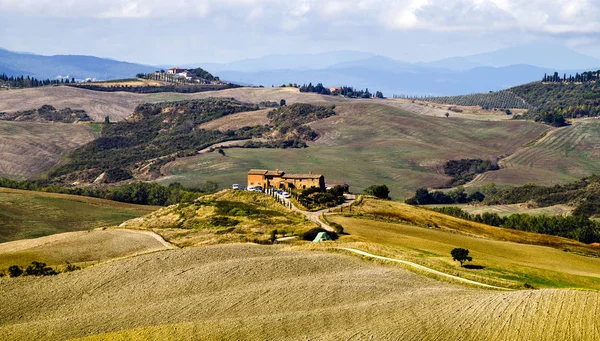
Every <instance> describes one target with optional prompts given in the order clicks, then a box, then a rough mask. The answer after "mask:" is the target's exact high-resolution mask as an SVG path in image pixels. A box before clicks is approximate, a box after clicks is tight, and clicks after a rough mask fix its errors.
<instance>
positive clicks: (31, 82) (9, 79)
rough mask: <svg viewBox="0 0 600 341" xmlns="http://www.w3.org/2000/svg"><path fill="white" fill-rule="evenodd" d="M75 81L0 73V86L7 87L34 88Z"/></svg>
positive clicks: (73, 80)
mask: <svg viewBox="0 0 600 341" xmlns="http://www.w3.org/2000/svg"><path fill="white" fill-rule="evenodd" d="M71 83H75V78H71V80H69V79H68V78H60V79H37V78H34V77H30V76H16V77H15V76H7V75H6V74H4V73H3V74H2V75H0V86H4V87H8V88H36V87H40V86H46V85H61V84H71Z"/></svg>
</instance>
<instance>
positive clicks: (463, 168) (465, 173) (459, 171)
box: [444, 159, 500, 187]
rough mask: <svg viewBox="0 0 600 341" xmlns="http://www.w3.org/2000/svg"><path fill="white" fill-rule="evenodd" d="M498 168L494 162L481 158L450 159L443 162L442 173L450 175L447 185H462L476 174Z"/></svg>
mask: <svg viewBox="0 0 600 341" xmlns="http://www.w3.org/2000/svg"><path fill="white" fill-rule="evenodd" d="M498 169H500V167H498V164H497V163H496V162H494V161H490V160H482V159H460V160H450V161H448V162H446V163H445V164H444V174H446V175H448V176H451V177H452V180H450V182H449V183H448V186H449V187H454V186H459V185H464V184H466V183H467V182H469V181H471V180H473V178H475V175H477V174H481V173H485V172H487V171H494V170H498Z"/></svg>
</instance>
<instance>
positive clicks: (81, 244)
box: [0, 230, 166, 270]
mask: <svg viewBox="0 0 600 341" xmlns="http://www.w3.org/2000/svg"><path fill="white" fill-rule="evenodd" d="M164 249H166V247H165V245H163V244H162V243H161V242H160V241H158V240H157V239H156V238H155V237H153V236H152V235H151V234H149V233H147V232H138V231H130V230H93V231H80V232H68V233H61V234H55V235H52V236H47V237H41V238H36V239H24V240H18V241H14V242H8V243H2V244H0V270H6V269H7V268H8V267H9V266H11V265H19V266H23V267H26V266H27V265H29V264H31V262H33V261H38V262H43V263H46V264H48V265H49V266H52V267H54V268H59V269H60V268H62V267H64V266H65V262H70V263H71V264H79V265H84V266H85V265H89V264H90V263H97V262H103V261H106V260H109V259H114V258H120V257H127V256H132V255H135V254H139V253H145V252H152V251H157V250H164Z"/></svg>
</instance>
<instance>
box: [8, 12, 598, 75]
mask: <svg viewBox="0 0 600 341" xmlns="http://www.w3.org/2000/svg"><path fill="white" fill-rule="evenodd" d="M0 22H1V23H2V29H1V30H0V47H3V48H7V49H9V50H16V51H27V52H33V53H39V54H47V55H50V54H86V55H96V56H102V57H110V58H114V59H119V60H127V61H133V62H141V63H148V64H185V63H194V62H227V61H233V60H239V59H245V58H251V57H258V56H263V55H268V54H287V53H300V52H311V53H316V52H325V51H332V50H358V51H369V52H373V53H377V54H383V55H387V56H390V57H393V58H396V59H400V60H405V61H431V60H436V59H440V58H445V57H451V56H459V55H468V54H473V53H478V52H487V51H491V50H495V49H499V48H502V47H508V46H514V45H521V44H527V43H532V42H548V43H552V44H559V45H564V46H567V47H570V48H573V49H574V50H576V51H579V52H581V53H585V54H588V55H591V56H594V57H600V47H596V46H600V44H599V43H600V1H598V0H594V1H592V0H587V1H567V0H457V1H450V0H359V1H349V0H345V1H338V0H332V1H327V0H321V1H318V0H297V1H294V0H288V1H281V0H203V1H197V0H170V1H160V0H144V1H141V0H139V1H128V0H103V1H99V0H60V1H56V0H0Z"/></svg>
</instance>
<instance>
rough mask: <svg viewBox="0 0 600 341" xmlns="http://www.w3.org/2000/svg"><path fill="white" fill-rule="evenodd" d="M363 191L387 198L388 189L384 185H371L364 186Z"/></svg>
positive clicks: (380, 197)
mask: <svg viewBox="0 0 600 341" xmlns="http://www.w3.org/2000/svg"><path fill="white" fill-rule="evenodd" d="M364 192H365V193H366V194H369V195H373V196H375V197H377V198H379V199H388V198H389V194H390V189H389V188H388V186H386V185H372V186H369V187H367V188H365V190H364Z"/></svg>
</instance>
